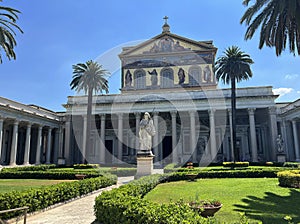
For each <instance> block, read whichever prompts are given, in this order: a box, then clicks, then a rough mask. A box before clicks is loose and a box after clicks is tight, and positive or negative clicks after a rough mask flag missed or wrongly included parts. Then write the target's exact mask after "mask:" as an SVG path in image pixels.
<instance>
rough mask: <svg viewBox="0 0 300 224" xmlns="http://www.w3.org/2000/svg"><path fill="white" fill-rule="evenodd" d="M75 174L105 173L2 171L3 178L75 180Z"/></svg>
mask: <svg viewBox="0 0 300 224" xmlns="http://www.w3.org/2000/svg"><path fill="white" fill-rule="evenodd" d="M75 174H85V175H86V177H87V178H91V177H99V176H102V175H103V173H99V172H84V171H83V172H82V171H81V172H80V171H72V172H65V171H60V172H59V171H54V172H50V171H48V172H46V171H12V172H8V171H5V172H0V178H1V179H51V180H74V179H77V178H76V177H75Z"/></svg>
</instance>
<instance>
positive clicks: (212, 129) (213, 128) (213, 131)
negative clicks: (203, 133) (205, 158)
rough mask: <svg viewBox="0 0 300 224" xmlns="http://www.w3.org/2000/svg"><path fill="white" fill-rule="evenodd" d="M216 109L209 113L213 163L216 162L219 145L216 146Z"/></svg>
mask: <svg viewBox="0 0 300 224" xmlns="http://www.w3.org/2000/svg"><path fill="white" fill-rule="evenodd" d="M215 112H216V110H215V109H211V110H209V111H208V113H209V126H210V153H211V160H212V162H213V161H215V159H216V156H217V153H218V152H217V144H216V125H215Z"/></svg>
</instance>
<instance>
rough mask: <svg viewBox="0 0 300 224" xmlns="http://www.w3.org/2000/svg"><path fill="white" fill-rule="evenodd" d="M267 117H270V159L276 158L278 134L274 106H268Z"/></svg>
mask: <svg viewBox="0 0 300 224" xmlns="http://www.w3.org/2000/svg"><path fill="white" fill-rule="evenodd" d="M269 118H270V131H271V133H270V141H271V150H272V151H271V153H270V156H271V158H270V159H271V160H274V161H275V160H276V152H277V150H276V138H277V136H278V131H277V115H276V107H270V108H269Z"/></svg>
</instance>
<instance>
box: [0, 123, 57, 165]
mask: <svg viewBox="0 0 300 224" xmlns="http://www.w3.org/2000/svg"><path fill="white" fill-rule="evenodd" d="M0 128H1V129H0V140H1V141H0V146H1V147H0V152H1V153H0V159H1V160H0V161H1V163H0V164H2V165H10V166H15V165H29V164H36V165H38V164H41V163H42V162H45V163H47V164H50V163H51V162H52V163H53V162H56V161H54V158H52V160H51V155H54V154H55V153H57V152H58V150H57V146H58V143H57V142H58V141H59V139H58V137H54V138H53V139H54V141H53V140H52V136H53V135H56V132H57V130H58V129H57V128H54V127H50V126H43V125H41V124H36V123H31V122H27V121H23V120H22V121H21V120H12V119H11V118H6V119H5V118H1V120H0ZM11 129H12V130H11ZM32 130H35V135H34V136H33V135H32ZM4 131H5V133H3V132H4ZM22 132H24V133H25V134H24V136H23V135H20V133H22ZM43 134H44V135H43ZM46 134H47V136H46ZM43 139H44V141H43ZM20 141H21V142H20ZM34 141H36V143H35V142H34ZM22 142H23V143H22ZM55 145H56V147H55ZM54 150H55V152H53V151H54ZM51 152H52V153H51ZM42 153H43V154H42ZM34 154H35V158H33V157H32V156H33V155H34ZM20 155H21V156H22V158H20ZM30 155H31V157H30ZM42 155H43V156H44V158H43V157H42ZM30 158H31V159H30ZM56 158H57V156H56ZM20 161H21V163H20ZM30 161H31V162H30Z"/></svg>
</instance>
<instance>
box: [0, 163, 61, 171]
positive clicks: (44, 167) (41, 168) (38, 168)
mask: <svg viewBox="0 0 300 224" xmlns="http://www.w3.org/2000/svg"><path fill="white" fill-rule="evenodd" d="M53 168H56V165H55V164H49V165H44V164H42V165H36V166H35V165H32V166H20V167H11V168H3V169H2V170H1V172H16V171H45V170H49V169H53Z"/></svg>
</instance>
